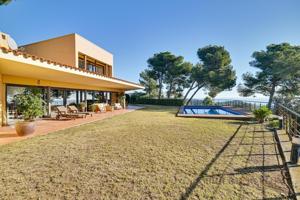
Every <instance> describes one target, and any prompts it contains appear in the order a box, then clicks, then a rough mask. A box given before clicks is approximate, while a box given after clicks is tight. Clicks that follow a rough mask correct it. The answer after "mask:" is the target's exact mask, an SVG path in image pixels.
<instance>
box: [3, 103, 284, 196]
mask: <svg viewBox="0 0 300 200" xmlns="http://www.w3.org/2000/svg"><path fill="white" fill-rule="evenodd" d="M0 162H1V165H0V191H1V192H0V199H18V198H19V199H30V198H32V199H37V198H40V199H76V198H77V199H188V198H189V199H222V200H223V199H264V198H283V197H286V196H287V195H288V193H289V187H288V186H289V185H288V184H287V180H286V179H285V178H284V177H285V170H284V168H283V167H282V166H281V165H282V162H281V159H280V156H279V155H278V149H277V146H276V142H275V140H274V137H273V134H272V132H269V131H266V130H264V129H263V128H262V127H261V126H260V125H251V124H250V125H249V124H242V123H240V122H238V121H228V120H227V121H226V120H206V119H191V118H177V117H175V108H172V107H155V106H151V107H147V108H146V109H142V110H139V111H135V112H131V113H127V114H124V115H119V116H115V117H113V118H110V119H105V120H102V121H98V122H95V123H91V124H87V125H83V126H80V127H74V128H71V129H67V130H63V131H59V132H56V133H51V134H48V135H45V136H37V137H34V138H31V139H27V140H23V141H20V142H16V143H12V144H8V145H3V146H0ZM75 197H76V198H75Z"/></svg>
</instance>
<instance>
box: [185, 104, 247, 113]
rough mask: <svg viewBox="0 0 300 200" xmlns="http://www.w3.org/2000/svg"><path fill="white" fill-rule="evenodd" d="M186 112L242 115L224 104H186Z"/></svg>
mask: <svg viewBox="0 0 300 200" xmlns="http://www.w3.org/2000/svg"><path fill="white" fill-rule="evenodd" d="M184 114H201V115H241V113H239V112H236V111H233V110H231V109H229V108H225V107H222V106H185V107H184Z"/></svg>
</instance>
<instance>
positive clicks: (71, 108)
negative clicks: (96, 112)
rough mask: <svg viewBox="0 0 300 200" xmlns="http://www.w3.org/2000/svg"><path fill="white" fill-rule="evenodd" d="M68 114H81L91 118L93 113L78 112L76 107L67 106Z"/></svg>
mask: <svg viewBox="0 0 300 200" xmlns="http://www.w3.org/2000/svg"><path fill="white" fill-rule="evenodd" d="M68 108H69V111H70V113H74V114H83V115H90V116H91V117H92V116H93V112H80V111H79V110H78V109H77V108H76V106H68Z"/></svg>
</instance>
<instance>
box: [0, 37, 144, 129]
mask: <svg viewBox="0 0 300 200" xmlns="http://www.w3.org/2000/svg"><path fill="white" fill-rule="evenodd" d="M0 48H1V49H0V84H1V85H0V113H1V114H0V124H1V125H2V126H5V125H9V124H11V123H13V122H14V120H15V119H16V118H18V116H17V115H18V114H17V113H16V110H15V105H14V103H13V96H14V95H16V94H18V93H20V92H22V91H24V90H26V89H28V88H30V89H33V90H38V91H39V92H40V93H41V94H42V96H43V100H44V101H45V102H46V105H47V106H46V108H47V109H46V110H45V114H46V115H51V112H53V108H54V106H57V105H64V106H67V105H69V104H72V103H73V104H77V105H78V104H80V103H85V104H87V105H90V104H92V103H93V102H95V101H96V99H97V101H100V102H105V103H109V104H113V103H116V102H118V101H119V97H121V96H123V95H124V92H125V91H128V90H135V89H141V88H143V87H142V86H141V85H139V84H136V83H132V82H129V81H125V80H121V79H118V78H116V77H114V68H113V55H112V54H111V53H110V52H108V51H106V50H104V49H102V48H101V47H99V46H97V45H95V44H93V43H92V42H90V41H88V40H87V39H85V38H83V37H82V36H80V35H78V34H76V33H74V34H69V35H64V36H61V37H57V38H52V39H48V40H43V41H39V42H35V43H32V44H27V45H23V46H21V47H17V46H16V45H15V43H14V41H13V40H12V39H11V38H10V36H9V35H8V34H5V33H0Z"/></svg>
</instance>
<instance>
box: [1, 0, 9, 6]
mask: <svg viewBox="0 0 300 200" xmlns="http://www.w3.org/2000/svg"><path fill="white" fill-rule="evenodd" d="M10 2H11V0H0V6H2V5H7V4H9V3H10Z"/></svg>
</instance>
